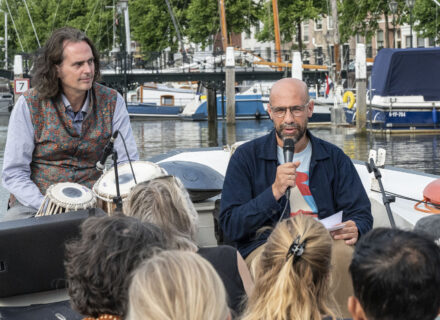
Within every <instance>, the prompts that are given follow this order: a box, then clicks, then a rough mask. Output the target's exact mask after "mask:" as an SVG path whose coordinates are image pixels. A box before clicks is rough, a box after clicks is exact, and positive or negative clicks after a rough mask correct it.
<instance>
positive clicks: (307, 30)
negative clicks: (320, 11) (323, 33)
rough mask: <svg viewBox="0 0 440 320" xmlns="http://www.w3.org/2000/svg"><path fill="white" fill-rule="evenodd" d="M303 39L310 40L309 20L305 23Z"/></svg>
mask: <svg viewBox="0 0 440 320" xmlns="http://www.w3.org/2000/svg"><path fill="white" fill-rule="evenodd" d="M303 41H304V42H309V23H308V22H304V23H303Z"/></svg>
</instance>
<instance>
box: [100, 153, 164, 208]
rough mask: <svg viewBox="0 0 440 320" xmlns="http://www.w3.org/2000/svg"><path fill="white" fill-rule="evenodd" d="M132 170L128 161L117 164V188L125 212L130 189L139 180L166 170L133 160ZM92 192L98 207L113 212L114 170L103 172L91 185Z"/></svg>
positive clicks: (162, 173)
mask: <svg viewBox="0 0 440 320" xmlns="http://www.w3.org/2000/svg"><path fill="white" fill-rule="evenodd" d="M131 164H132V166H133V171H134V176H135V178H136V179H135V178H134V177H133V172H132V170H131V167H130V164H129V163H124V164H121V165H118V177H119V189H120V194H121V198H122V205H123V211H124V212H126V207H127V204H126V203H127V198H128V195H129V193H130V191H131V189H132V188H133V187H134V186H135V185H136V184H137V183H139V182H143V181H148V180H151V179H154V178H157V177H160V176H163V175H164V174H166V171H165V170H163V169H162V168H161V167H159V166H158V165H157V164H155V163H153V162H149V161H133V162H132V163H131ZM93 192H94V194H95V195H96V197H97V201H98V207H100V208H101V209H103V210H104V211H106V212H107V213H108V214H113V213H114V211H115V209H116V205H115V204H114V203H113V198H114V197H116V180H115V170H114V168H111V169H110V170H108V171H106V172H104V174H103V175H102V176H101V177H100V178H99V180H98V181H96V183H95V184H94V185H93Z"/></svg>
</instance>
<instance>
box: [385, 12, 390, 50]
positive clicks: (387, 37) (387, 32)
mask: <svg viewBox="0 0 440 320" xmlns="http://www.w3.org/2000/svg"><path fill="white" fill-rule="evenodd" d="M385 48H391V46H390V28H389V25H388V11H385Z"/></svg>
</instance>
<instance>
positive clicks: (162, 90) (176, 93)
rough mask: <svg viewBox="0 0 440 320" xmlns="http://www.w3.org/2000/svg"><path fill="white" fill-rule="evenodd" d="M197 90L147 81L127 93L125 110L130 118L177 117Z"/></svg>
mask: <svg viewBox="0 0 440 320" xmlns="http://www.w3.org/2000/svg"><path fill="white" fill-rule="evenodd" d="M196 94H197V90H196V89H193V88H192V87H190V86H184V87H182V86H180V87H173V86H167V85H164V84H156V83H148V84H144V85H141V86H139V87H138V88H136V90H135V91H132V92H129V93H128V99H127V110H128V114H129V115H130V117H132V118H143V119H147V118H161V119H164V118H166V119H179V118H180V114H181V113H182V111H183V109H184V107H185V105H186V104H188V103H189V102H191V101H192V100H193V99H194V97H195V96H196Z"/></svg>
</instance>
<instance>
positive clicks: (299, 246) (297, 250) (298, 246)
mask: <svg viewBox="0 0 440 320" xmlns="http://www.w3.org/2000/svg"><path fill="white" fill-rule="evenodd" d="M300 238H301V236H298V237H296V239H295V240H294V241H293V243H292V244H291V245H290V248H289V250H288V251H287V255H286V261H287V260H289V258H290V257H291V256H294V257H296V258H299V257H301V256H302V254H303V253H304V248H305V246H306V241H303V242H301V243H300V242H299V240H300ZM295 261H296V260H294V261H293V262H294V263H295Z"/></svg>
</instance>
